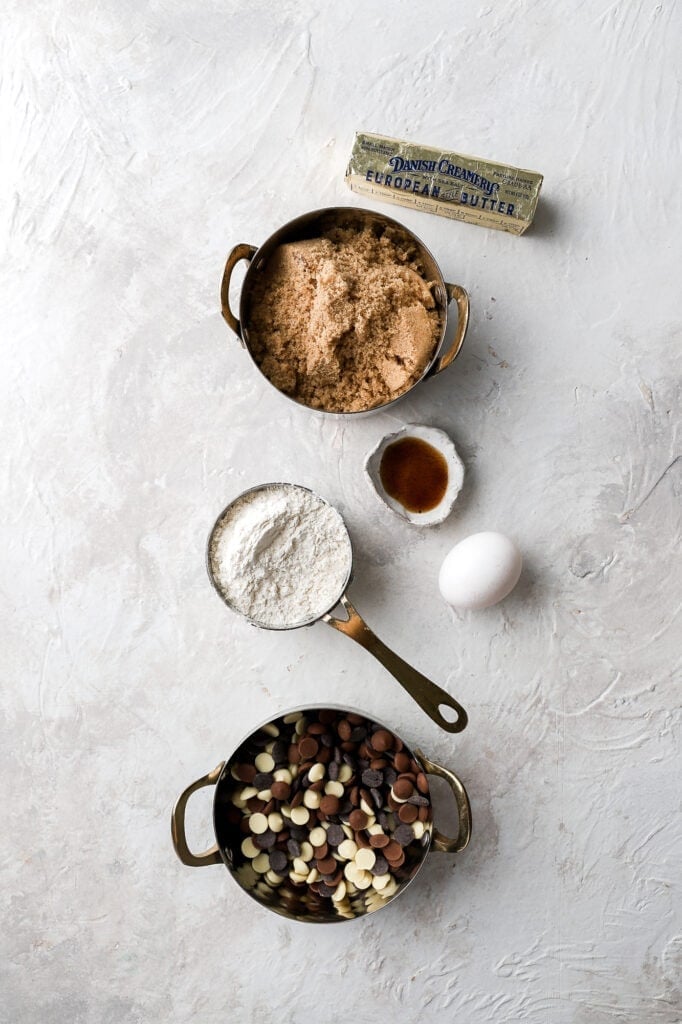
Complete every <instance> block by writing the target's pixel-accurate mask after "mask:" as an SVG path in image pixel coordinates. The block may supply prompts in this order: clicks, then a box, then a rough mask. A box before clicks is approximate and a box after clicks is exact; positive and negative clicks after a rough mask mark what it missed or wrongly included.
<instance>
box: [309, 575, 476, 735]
mask: <svg viewBox="0 0 682 1024" xmlns="http://www.w3.org/2000/svg"><path fill="white" fill-rule="evenodd" d="M341 604H342V605H343V607H344V608H345V609H346V611H347V612H348V618H347V619H335V618H334V617H333V616H332V615H331V614H327V615H325V616H324V621H325V622H327V623H328V624H329V625H330V626H333V628H334V629H338V630H339V632H341V633H345V635H346V636H349V637H350V638H351V640H355V642H356V644H360V646H361V647H364V648H365V650H366V651H369V653H370V654H372V655H374V657H375V658H376V659H377V661H380V662H381V664H382V665H383V666H384V668H386V669H388V671H389V672H390V673H391V675H392V676H393V677H394V678H395V679H397V680H398V682H399V683H400V685H401V686H402V687H403V689H404V690H407V692H408V693H409V695H410V696H411V697H412V699H413V700H416V702H417V704H419V706H420V708H422V710H423V711H425V712H426V714H427V715H428V716H429V718H432V719H433V721H434V722H435V723H436V725H439V726H440V727H441V729H445V731H446V732H461V731H462V729H464V728H466V724H467V722H468V718H467V713H466V711H465V710H464V708H463V707H462V705H461V704H459V703H458V702H457V701H456V700H455V698H454V697H451V696H450V694H449V693H448V692H447V691H446V690H443V689H442V687H440V686H437V685H436V684H435V683H432V682H431V680H430V679H427V678H426V676H424V675H422V674H421V672H418V671H417V669H416V668H413V667H412V666H411V665H409V664H408V663H407V662H406V661H404V660H403V659H402V658H401V657H399V656H398V655H397V654H396V653H395V652H394V651H392V650H391V649H390V647H387V646H386V644H385V643H384V642H383V640H380V639H379V637H378V636H376V634H375V633H373V632H372V630H371V629H370V628H369V626H368V625H367V624H366V622H365V621H364V619H362V618H361V617H360V616H359V615H358V613H357V612H356V610H355V608H354V607H353V605H352V604H351V603H350V601H349V600H348V598H347V597H346V595H345V594H344V595H343V597H342V598H341ZM441 707H446V708H449V709H450V711H454V712H455V713H456V715H457V717H456V719H455V720H454V721H452V722H450V721H448V719H447V718H445V717H444V716H443V714H442V713H441V710H440V709H441Z"/></svg>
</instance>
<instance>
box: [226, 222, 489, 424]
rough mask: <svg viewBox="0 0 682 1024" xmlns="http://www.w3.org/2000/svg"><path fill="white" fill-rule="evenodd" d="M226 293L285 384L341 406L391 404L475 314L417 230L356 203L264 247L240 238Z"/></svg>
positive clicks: (254, 345)
mask: <svg viewBox="0 0 682 1024" xmlns="http://www.w3.org/2000/svg"><path fill="white" fill-rule="evenodd" d="M242 260H245V261H246V262H247V263H248V269H247V271H246V275H245V277H244V280H243V282H242V286H241V292H240V296H239V314H238V316H237V315H235V313H233V312H232V308H231V306H230V281H231V278H232V273H233V271H234V268H235V267H236V265H237V264H238V263H239V262H240V261H242ZM220 301H221V307H222V314H223V317H224V319H225V322H226V323H227V325H228V327H230V329H231V330H232V331H234V333H235V334H236V335H237V337H238V338H239V340H240V341H241V343H242V345H243V346H244V348H245V349H246V350H247V352H248V353H249V355H250V356H251V359H252V360H253V362H254V363H255V365H256V366H257V367H258V369H259V370H260V372H261V374H262V375H263V377H265V379H266V380H267V381H268V382H269V383H270V384H272V386H273V387H274V388H276V389H277V391H279V392H280V393H281V394H283V395H285V396H286V397H287V398H290V399H292V400H293V401H295V402H298V403H299V405H304V406H307V407H308V408H309V409H316V410H317V411H319V412H323V413H332V414H342V415H347V414H359V415H362V414H365V413H368V412H375V411H377V410H378V409H386V408H387V407H388V406H389V405H392V404H393V402H397V401H398V400H399V399H400V398H402V397H403V396H404V395H406V394H407V393H408V392H409V391H411V390H412V388H413V387H415V386H416V385H417V384H419V382H420V381H422V380H424V379H425V378H427V377H430V376H433V374H436V373H440V372H441V370H444V369H446V367H448V366H449V365H450V363H451V362H452V361H453V360H454V359H455V358H456V356H457V355H458V353H459V351H460V349H461V347H462V343H463V341H464V336H465V334H466V330H467V324H468V320H469V297H468V295H467V292H466V291H465V289H464V288H462V287H461V285H456V284H449V283H447V282H446V281H445V280H444V278H443V274H442V272H441V270H440V268H439V266H438V264H437V262H436V260H435V259H434V257H433V256H432V254H431V253H430V252H429V250H428V249H427V248H426V246H425V245H424V243H423V242H422V241H421V240H420V239H419V238H417V236H416V235H415V234H414V233H413V232H412V231H410V230H409V229H408V228H406V227H405V226H404V225H403V224H400V223H399V222H398V221H396V220H393V219H392V218H391V217H386V216H385V215H384V214H381V213H377V212H375V211H374V210H365V209H362V208H360V207H352V206H339V207H328V208H327V209H324V210H313V211H311V212H310V213H306V214H304V215H303V216H301V217H297V218H296V219H295V220H292V221H289V223H287V224H285V225H283V226H282V227H280V228H279V229H278V230H277V231H275V232H274V234H272V235H271V236H270V237H269V238H268V239H266V241H265V242H263V244H262V245H261V246H260V247H258V248H257V247H256V246H254V245H250V244H247V243H242V244H240V245H236V246H235V247H234V248H233V249H232V251H231V252H230V254H229V256H228V257H227V262H226V265H225V270H224V273H223V279H222V284H221V290H220ZM453 302H454V304H455V307H456V318H455V326H454V333H453V336H452V338H451V339H449V340H447V341H446V339H445V334H446V325H447V321H448V309H449V306H450V304H451V303H453Z"/></svg>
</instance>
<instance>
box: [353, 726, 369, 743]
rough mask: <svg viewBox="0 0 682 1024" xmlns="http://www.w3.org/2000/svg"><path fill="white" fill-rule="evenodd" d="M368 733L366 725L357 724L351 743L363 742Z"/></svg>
mask: <svg viewBox="0 0 682 1024" xmlns="http://www.w3.org/2000/svg"><path fill="white" fill-rule="evenodd" d="M366 735H367V730H366V729H365V727H364V725H356V727H355V728H354V729H353V731H352V732H351V734H350V737H349V739H350V741H351V743H362V741H363V740H364V738H365V736H366Z"/></svg>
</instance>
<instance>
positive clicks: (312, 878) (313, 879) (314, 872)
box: [306, 868, 320, 885]
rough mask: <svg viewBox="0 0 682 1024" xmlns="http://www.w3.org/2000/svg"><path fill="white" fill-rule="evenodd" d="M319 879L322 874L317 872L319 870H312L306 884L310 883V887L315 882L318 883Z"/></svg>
mask: <svg viewBox="0 0 682 1024" xmlns="http://www.w3.org/2000/svg"><path fill="white" fill-rule="evenodd" d="M319 877H320V872H319V871H318V870H317V868H311V869H310V871H309V872H308V877H307V878H306V882H307V883H308V885H312V884H313V882H316V881H317V880H318V878H319Z"/></svg>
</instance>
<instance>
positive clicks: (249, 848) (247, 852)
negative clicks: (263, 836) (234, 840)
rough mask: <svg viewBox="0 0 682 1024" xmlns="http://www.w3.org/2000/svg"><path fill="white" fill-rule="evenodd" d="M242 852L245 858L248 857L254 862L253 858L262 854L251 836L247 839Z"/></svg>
mask: <svg viewBox="0 0 682 1024" xmlns="http://www.w3.org/2000/svg"><path fill="white" fill-rule="evenodd" d="M241 850H242V853H243V854H244V856H245V857H248V858H249V860H253V858H254V857H257V856H258V854H259V853H260V850H259V849H258V847H257V846H256V844H255V843H254V841H253V839H252V838H251V836H247V837H246V839H245V840H244V842H243V843H242V846H241Z"/></svg>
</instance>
